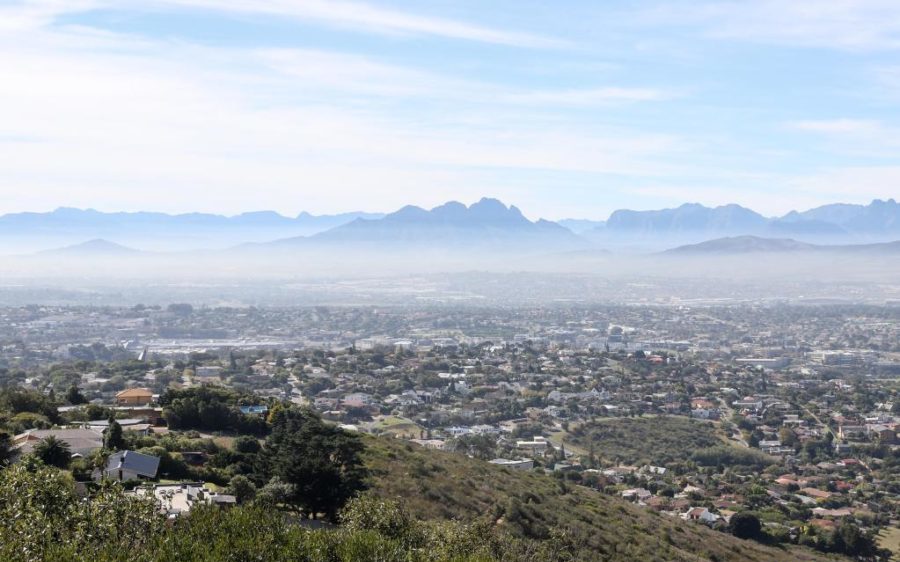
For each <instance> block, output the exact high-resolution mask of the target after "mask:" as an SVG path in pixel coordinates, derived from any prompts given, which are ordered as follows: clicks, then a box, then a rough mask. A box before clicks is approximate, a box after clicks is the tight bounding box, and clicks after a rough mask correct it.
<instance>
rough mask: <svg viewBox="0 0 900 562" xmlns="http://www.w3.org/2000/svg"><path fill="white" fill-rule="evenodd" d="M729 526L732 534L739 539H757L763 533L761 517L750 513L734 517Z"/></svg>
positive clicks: (742, 513)
mask: <svg viewBox="0 0 900 562" xmlns="http://www.w3.org/2000/svg"><path fill="white" fill-rule="evenodd" d="M729 526H730V528H731V534H732V535H734V536H736V537H737V538H739V539H755V538H757V537H759V536H760V532H761V531H762V525H761V524H760V522H759V517H757V516H756V515H754V514H752V513H750V512H748V511H743V512H741V513H735V514H734V515H732V516H731V522H730V524H729Z"/></svg>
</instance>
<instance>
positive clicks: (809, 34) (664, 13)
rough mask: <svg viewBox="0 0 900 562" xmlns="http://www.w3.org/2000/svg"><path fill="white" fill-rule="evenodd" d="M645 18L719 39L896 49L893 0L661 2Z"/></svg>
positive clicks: (899, 23)
mask: <svg viewBox="0 0 900 562" xmlns="http://www.w3.org/2000/svg"><path fill="white" fill-rule="evenodd" d="M645 16H646V17H647V19H648V21H650V22H653V23H668V24H675V25H686V26H694V27H696V28H698V29H700V30H701V32H702V33H704V34H705V35H707V36H709V37H713V38H719V39H733V40H741V41H751V42H758V43H769V44H776V45H791V46H800V47H815V48H825V49H840V50H854V51H868V50H894V49H898V48H900V3H898V2H896V1H895V0H789V1H784V0H755V1H752V2H745V1H716V2H696V3H694V2H690V3H678V4H677V5H673V4H663V5H660V6H659V7H657V8H655V9H652V10H649V11H647V12H645Z"/></svg>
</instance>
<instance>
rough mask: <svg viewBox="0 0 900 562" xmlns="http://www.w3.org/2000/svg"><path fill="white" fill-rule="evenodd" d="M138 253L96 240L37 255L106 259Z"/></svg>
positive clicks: (113, 243) (112, 243) (125, 247)
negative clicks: (103, 257) (99, 257)
mask: <svg viewBox="0 0 900 562" xmlns="http://www.w3.org/2000/svg"><path fill="white" fill-rule="evenodd" d="M139 253H140V251H139V250H135V249H134V248H129V247H128V246H123V245H121V244H116V243H115V242H110V241H109V240H103V239H102V238H97V239H95V240H88V241H87V242H82V243H81V244H75V245H73V246H66V247H64V248H57V249H54V250H45V251H43V252H40V254H39V255H44V256H59V257H65V256H71V257H89V256H106V257H108V256H129V255H137V254H139Z"/></svg>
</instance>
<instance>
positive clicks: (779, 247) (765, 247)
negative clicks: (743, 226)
mask: <svg viewBox="0 0 900 562" xmlns="http://www.w3.org/2000/svg"><path fill="white" fill-rule="evenodd" d="M818 247H819V246H814V245H813V244H805V243H803V242H798V241H796V240H794V239H791V238H763V237H760V236H750V235H746V236H728V237H725V238H716V239H715V240H707V241H706V242H701V243H699V244H688V245H685V246H679V247H677V248H672V249H671V250H666V252H665V253H667V254H739V253H751V252H797V251H809V250H815V249H817V248H818Z"/></svg>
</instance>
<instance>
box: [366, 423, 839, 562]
mask: <svg viewBox="0 0 900 562" xmlns="http://www.w3.org/2000/svg"><path fill="white" fill-rule="evenodd" d="M366 445H367V447H366V449H367V451H366V464H367V465H368V466H369V467H370V468H371V469H372V471H373V473H374V474H373V477H372V486H373V489H374V491H375V492H376V493H377V494H379V495H381V496H384V497H389V498H400V499H401V500H402V501H403V502H404V503H405V504H406V506H407V507H408V509H409V510H410V512H411V513H412V515H413V516H415V517H418V518H421V519H438V520H441V519H444V520H445V519H454V518H457V519H461V520H473V519H485V520H488V521H491V522H496V523H499V524H500V525H503V526H505V527H507V528H509V529H510V530H511V531H512V532H513V533H515V534H517V535H521V536H524V537H531V538H535V539H546V538H550V537H554V538H556V539H558V538H559V534H560V533H561V532H565V534H566V537H565V539H564V540H563V544H568V545H570V548H571V549H572V550H573V558H574V559H576V560H603V561H618V560H621V561H633V560H641V561H653V560H656V561H691V562H695V561H700V560H718V561H758V562H771V561H785V562H788V561H791V562H798V561H812V560H829V559H832V558H827V557H825V556H823V555H821V554H819V553H816V552H813V551H811V550H806V549H802V548H793V547H792V548H790V549H783V548H772V547H766V546H762V545H760V544H758V543H754V542H750V541H742V540H739V539H736V538H733V537H731V536H730V535H726V534H724V533H721V532H717V531H713V530H711V529H707V528H705V527H703V526H702V525H699V524H693V523H686V522H682V521H681V520H679V519H674V518H671V517H668V516H665V515H659V514H657V513H655V512H651V511H649V510H645V509H642V508H639V507H636V506H632V505H631V504H628V503H625V502H623V501H621V500H619V499H617V498H612V497H609V496H604V495H602V494H600V493H599V492H595V491H593V490H590V489H588V488H584V487H581V486H575V485H573V484H564V483H563V482H562V481H560V480H557V479H556V478H554V477H552V476H548V475H544V474H537V473H534V472H513V471H511V470H508V469H504V468H499V467H495V466H493V465H490V464H489V463H486V462H483V461H477V460H473V459H469V458H467V457H464V456H462V455H459V454H452V453H443V452H438V451H429V450H425V449H422V448H419V447H417V446H415V445H411V444H408V443H404V442H401V441H396V440H392V439H385V438H371V437H369V438H366Z"/></svg>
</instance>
